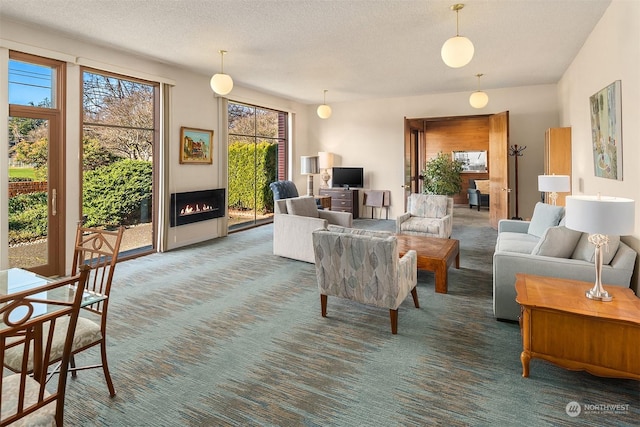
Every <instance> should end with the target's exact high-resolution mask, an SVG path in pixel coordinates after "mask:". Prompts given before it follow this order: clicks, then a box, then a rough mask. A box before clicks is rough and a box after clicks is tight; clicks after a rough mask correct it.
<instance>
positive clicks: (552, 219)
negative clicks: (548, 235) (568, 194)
mask: <svg viewBox="0 0 640 427" xmlns="http://www.w3.org/2000/svg"><path fill="white" fill-rule="evenodd" d="M563 215H564V207H563V206H554V205H550V204H547V203H541V202H538V203H536V207H535V208H534V209H533V216H532V217H531V222H530V223H529V230H528V231H527V233H529V234H532V235H534V236H538V237H542V235H543V234H544V232H545V230H546V229H547V228H549V227H555V226H556V225H558V223H559V222H560V219H562V216H563Z"/></svg>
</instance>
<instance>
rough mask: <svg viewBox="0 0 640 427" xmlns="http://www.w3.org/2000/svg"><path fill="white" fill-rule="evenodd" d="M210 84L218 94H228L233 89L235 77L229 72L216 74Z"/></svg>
mask: <svg viewBox="0 0 640 427" xmlns="http://www.w3.org/2000/svg"><path fill="white" fill-rule="evenodd" d="M209 84H210V85H211V89H212V90H213V91H214V92H215V93H217V94H218V95H226V94H228V93H229V92H231V89H233V79H232V78H231V76H230V75H228V74H214V76H213V77H211V81H210V82H209Z"/></svg>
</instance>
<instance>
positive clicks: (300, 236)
mask: <svg viewBox="0 0 640 427" xmlns="http://www.w3.org/2000/svg"><path fill="white" fill-rule="evenodd" d="M329 224H334V225H339V226H342V227H351V226H352V225H353V216H352V215H351V213H350V212H337V211H329V210H318V207H317V205H316V200H315V198H314V197H307V196H302V197H292V198H288V199H281V200H275V201H274V215H273V254H274V255H279V256H283V257H287V258H292V259H297V260H299V261H305V262H310V263H314V262H315V256H314V254H313V236H312V234H311V233H313V231H314V230H318V229H326V228H327V226H328V225H329Z"/></svg>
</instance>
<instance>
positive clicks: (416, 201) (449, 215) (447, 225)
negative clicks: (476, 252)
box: [396, 194, 453, 239]
mask: <svg viewBox="0 0 640 427" xmlns="http://www.w3.org/2000/svg"><path fill="white" fill-rule="evenodd" d="M452 229H453V199H452V198H450V197H447V196H441V195H435V194H411V195H409V199H408V200H407V212H405V213H404V214H402V215H400V216H399V217H398V218H397V219H396V233H397V234H411V235H415V236H429V237H441V238H444V239H448V238H449V237H451V231H452Z"/></svg>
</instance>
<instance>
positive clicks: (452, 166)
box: [422, 151, 462, 196]
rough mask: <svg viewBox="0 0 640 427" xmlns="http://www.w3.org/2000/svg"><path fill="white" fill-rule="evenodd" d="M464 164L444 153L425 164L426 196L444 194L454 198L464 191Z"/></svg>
mask: <svg viewBox="0 0 640 427" xmlns="http://www.w3.org/2000/svg"><path fill="white" fill-rule="evenodd" d="M461 172H462V163H461V162H459V161H457V160H454V159H453V158H452V156H449V155H446V154H445V153H443V152H442V151H441V152H439V153H438V155H437V156H436V157H434V158H432V159H430V160H429V161H427V162H426V163H425V168H424V170H423V171H422V176H423V178H424V183H423V187H422V191H423V192H424V193H425V194H443V195H445V196H453V195H454V194H458V193H459V192H460V190H462V178H461V177H460V173H461Z"/></svg>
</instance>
